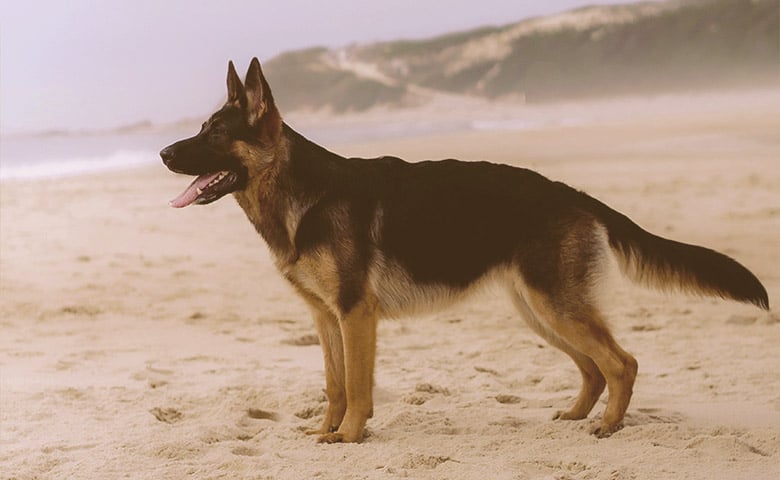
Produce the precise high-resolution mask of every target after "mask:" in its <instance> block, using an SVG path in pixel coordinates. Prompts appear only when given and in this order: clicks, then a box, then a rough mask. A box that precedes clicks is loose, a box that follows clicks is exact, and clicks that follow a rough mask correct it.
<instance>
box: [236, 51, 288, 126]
mask: <svg viewBox="0 0 780 480" xmlns="http://www.w3.org/2000/svg"><path fill="white" fill-rule="evenodd" d="M244 85H245V88H246V99H247V102H246V110H247V120H248V121H249V124H250V125H252V126H257V125H259V124H262V125H263V126H264V127H269V128H264V130H266V131H267V133H271V134H273V133H278V132H277V131H278V130H279V127H280V126H281V118H280V116H279V111H278V110H277V109H276V104H275V103H274V97H273V95H272V94H271V87H269V86H268V82H267V81H266V80H265V76H263V70H262V69H261V68H260V62H259V61H258V60H257V57H255V58H253V59H252V62H251V63H250V64H249V70H247V72H246V80H244Z"/></svg>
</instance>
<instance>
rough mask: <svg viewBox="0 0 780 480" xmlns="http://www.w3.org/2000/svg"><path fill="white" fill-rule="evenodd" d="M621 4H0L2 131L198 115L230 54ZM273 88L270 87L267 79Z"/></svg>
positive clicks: (425, 0)
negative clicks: (584, 7) (578, 7)
mask: <svg viewBox="0 0 780 480" xmlns="http://www.w3.org/2000/svg"><path fill="white" fill-rule="evenodd" d="M597 3H626V1H621V0H603V1H599V0H545V1H541V0H527V1H521V0H476V1H475V0H328V1H322V2H318V1H316V0H309V1H303V0H279V1H249V0H233V1H222V2H215V1H198V0H132V1H119V0H116V1H100V0H50V1H35V0H0V90H1V94H0V127H1V128H2V130H3V132H6V133H9V132H15V131H28V130H46V129H52V128H67V129H79V128H110V127H114V126H118V125H122V124H127V123H131V122H136V121H140V120H144V119H148V120H152V121H155V122H167V121H173V120H177V119H180V118H182V117H189V116H199V115H202V114H205V113H208V111H209V110H210V109H211V108H212V107H213V106H215V105H216V104H217V103H218V102H219V100H220V98H221V96H222V95H223V94H224V93H223V90H224V77H225V71H226V65H227V61H228V59H233V60H234V61H235V63H236V66H237V68H238V69H239V71H240V72H243V71H245V68H246V66H247V65H248V63H249V60H250V59H251V57H252V56H257V57H258V58H260V60H261V62H262V61H264V60H268V59H270V58H272V57H274V56H275V55H277V54H278V53H280V52H282V51H285V50H290V49H296V48H301V47H308V46H314V45H325V46H343V45H347V44H350V43H353V42H370V41H375V40H392V39H398V38H422V37H428V36H432V35H436V34H440V33H445V32H449V31H453V30H459V29H466V28H472V27H477V26H482V25H502V24H506V23H510V22H514V21H517V20H520V19H522V18H526V17H531V16H537V15H544V14H548V13H555V12H560V11H564V10H568V9H570V8H573V7H577V6H582V5H587V4H597ZM272 87H273V86H272Z"/></svg>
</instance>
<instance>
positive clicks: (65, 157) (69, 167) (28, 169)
mask: <svg viewBox="0 0 780 480" xmlns="http://www.w3.org/2000/svg"><path fill="white" fill-rule="evenodd" d="M178 138H181V137H177V135H176V134H171V133H160V132H154V133H106V134H76V133H68V134H65V133H52V134H32V135H4V136H3V137H2V138H0V180H28V179H38V178H53V177H67V176H72V175H82V174H85V173H97V172H102V171H109V170H121V169H127V168H135V167H140V166H145V165H153V164H155V163H159V162H160V156H159V154H158V152H159V151H160V149H162V147H164V146H165V145H168V144H170V143H172V142H174V141H176V140H177V139H178Z"/></svg>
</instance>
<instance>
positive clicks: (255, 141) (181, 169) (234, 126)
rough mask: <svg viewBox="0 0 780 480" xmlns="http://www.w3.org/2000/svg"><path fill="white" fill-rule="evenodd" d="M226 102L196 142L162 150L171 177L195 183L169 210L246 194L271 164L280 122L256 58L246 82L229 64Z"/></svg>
mask: <svg viewBox="0 0 780 480" xmlns="http://www.w3.org/2000/svg"><path fill="white" fill-rule="evenodd" d="M227 90H228V97H227V101H226V102H225V105H224V106H223V107H222V108H220V109H219V110H218V111H217V112H216V113H214V114H213V115H212V116H211V117H210V118H209V119H208V120H206V122H204V123H203V126H202V127H201V129H200V132H199V133H198V134H197V135H195V136H194V137H190V138H187V139H184V140H180V141H178V142H176V143H174V144H172V145H169V146H167V147H165V148H164V149H162V151H161V152H160V157H162V160H163V163H164V164H165V166H167V167H168V168H169V169H170V170H171V171H173V172H176V173H184V174H187V175H196V176H197V178H196V179H195V180H194V181H193V182H192V183H191V184H190V186H189V187H187V189H186V190H184V192H182V193H181V194H180V195H179V196H178V197H176V198H175V199H173V200H171V206H173V207H176V208H181V207H186V206H187V205H191V204H193V203H195V204H199V205H205V204H208V203H211V202H213V201H215V200H218V199H219V198H222V197H223V196H225V195H227V194H228V193H232V192H236V191H239V190H243V189H244V188H246V186H247V183H248V181H249V177H250V175H251V174H252V173H253V172H256V171H257V170H258V169H259V168H263V166H264V165H266V164H269V163H270V162H271V161H272V160H273V158H274V154H275V152H276V147H277V145H278V144H279V139H280V136H281V131H282V119H281V116H280V115H279V111H278V110H277V108H276V105H275V103H274V99H273V96H272V95H271V89H270V88H269V86H268V82H266V80H265V77H264V76H263V72H262V70H261V68H260V62H259V61H258V60H257V58H253V59H252V63H250V65H249V70H248V71H247V73H246V80H244V83H243V84H242V83H241V79H240V78H238V75H237V74H236V69H235V67H234V66H233V62H229V63H228V75H227Z"/></svg>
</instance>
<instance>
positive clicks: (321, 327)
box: [304, 295, 347, 435]
mask: <svg viewBox="0 0 780 480" xmlns="http://www.w3.org/2000/svg"><path fill="white" fill-rule="evenodd" d="M304 298H305V299H306V303H308V305H309V307H310V309H311V312H312V315H313V317H314V324H315V326H316V327H317V335H318V336H319V339H320V347H321V348H322V357H323V360H324V365H325V394H326V395H327V397H328V409H327V411H326V412H325V418H324V419H323V421H322V426H321V427H320V428H319V429H317V430H308V431H306V434H307V435H322V434H325V433H329V432H335V431H336V430H338V428H339V426H340V425H341V422H342V420H343V419H344V413H345V412H346V410H347V393H346V383H345V373H344V343H343V341H342V338H341V329H340V327H339V321H338V319H337V318H336V316H335V315H333V313H331V312H330V310H329V309H328V308H327V307H326V306H325V304H324V303H322V302H321V301H320V300H319V299H317V298H315V297H313V296H310V295H304Z"/></svg>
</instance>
